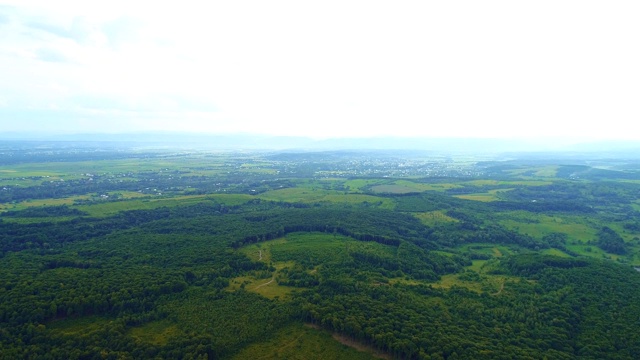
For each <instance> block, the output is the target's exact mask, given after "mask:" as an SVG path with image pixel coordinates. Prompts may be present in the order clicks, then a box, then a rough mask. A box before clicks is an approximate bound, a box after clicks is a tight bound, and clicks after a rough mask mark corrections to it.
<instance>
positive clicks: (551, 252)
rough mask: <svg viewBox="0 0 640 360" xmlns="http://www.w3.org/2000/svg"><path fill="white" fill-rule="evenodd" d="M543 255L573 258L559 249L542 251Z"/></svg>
mask: <svg viewBox="0 0 640 360" xmlns="http://www.w3.org/2000/svg"><path fill="white" fill-rule="evenodd" d="M542 253H543V254H546V255H554V256H560V257H571V256H570V255H569V254H567V253H565V252H564V251H562V250H558V249H544V250H542Z"/></svg>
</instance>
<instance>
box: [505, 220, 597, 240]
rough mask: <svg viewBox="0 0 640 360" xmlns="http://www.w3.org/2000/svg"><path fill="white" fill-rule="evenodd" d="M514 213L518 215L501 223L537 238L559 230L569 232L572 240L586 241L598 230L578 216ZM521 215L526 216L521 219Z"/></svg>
mask: <svg viewBox="0 0 640 360" xmlns="http://www.w3.org/2000/svg"><path fill="white" fill-rule="evenodd" d="M508 214H511V213H508ZM514 214H516V216H515V217H512V218H511V219H505V220H500V224H501V225H503V226H505V227H507V228H509V229H511V230H515V231H517V232H520V233H522V234H528V235H531V236H533V237H537V238H542V237H543V236H545V235H549V234H551V233H554V232H557V233H564V234H567V236H569V239H571V240H578V241H582V242H586V241H589V240H593V239H595V237H596V235H597V232H598V231H597V230H596V229H595V228H593V227H592V226H589V225H587V224H584V223H583V222H582V220H580V219H577V218H571V217H564V216H563V217H561V216H549V215H544V214H533V213H526V214H524V215H523V214H519V213H514ZM521 216H525V217H522V220H520V218H521Z"/></svg>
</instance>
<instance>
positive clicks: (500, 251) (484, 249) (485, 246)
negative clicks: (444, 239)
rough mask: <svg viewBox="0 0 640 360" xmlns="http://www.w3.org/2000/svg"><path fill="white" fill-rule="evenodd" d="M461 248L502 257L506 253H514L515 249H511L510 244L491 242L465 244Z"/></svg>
mask: <svg viewBox="0 0 640 360" xmlns="http://www.w3.org/2000/svg"><path fill="white" fill-rule="evenodd" d="M460 249H461V250H463V251H465V252H467V251H468V252H474V253H478V254H485V255H491V256H493V257H496V258H499V257H502V256H504V255H511V254H513V250H512V249H510V248H509V247H508V246H504V245H496V244H490V243H472V244H465V245H462V246H460ZM474 263H475V262H474Z"/></svg>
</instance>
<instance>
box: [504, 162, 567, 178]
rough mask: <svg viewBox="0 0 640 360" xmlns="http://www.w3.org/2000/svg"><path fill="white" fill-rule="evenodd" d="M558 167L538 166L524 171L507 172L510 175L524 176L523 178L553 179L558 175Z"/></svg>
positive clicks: (523, 169)
mask: <svg viewBox="0 0 640 360" xmlns="http://www.w3.org/2000/svg"><path fill="white" fill-rule="evenodd" d="M559 168H560V167H559V166H558V165H549V166H536V167H528V168H522V169H514V170H507V172H508V173H509V174H510V175H514V176H517V175H523V177H533V178H536V177H541V178H553V177H556V175H557V174H558V169H559Z"/></svg>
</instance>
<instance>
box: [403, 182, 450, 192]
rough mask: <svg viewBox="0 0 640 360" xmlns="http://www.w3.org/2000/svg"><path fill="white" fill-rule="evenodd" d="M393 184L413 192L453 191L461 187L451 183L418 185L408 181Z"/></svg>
mask: <svg viewBox="0 0 640 360" xmlns="http://www.w3.org/2000/svg"><path fill="white" fill-rule="evenodd" d="M394 184H396V185H398V186H405V187H408V188H410V189H414V191H420V192H423V191H446V190H449V189H455V188H459V187H461V186H460V185H458V184H451V183H418V182H413V181H409V180H397V181H395V182H394Z"/></svg>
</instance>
